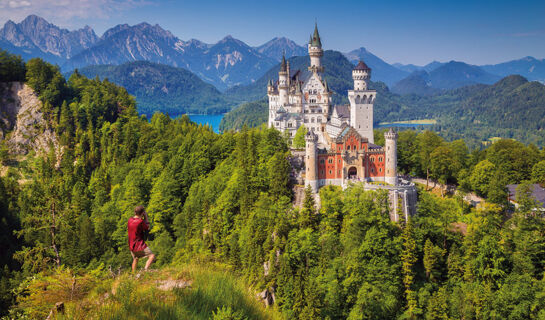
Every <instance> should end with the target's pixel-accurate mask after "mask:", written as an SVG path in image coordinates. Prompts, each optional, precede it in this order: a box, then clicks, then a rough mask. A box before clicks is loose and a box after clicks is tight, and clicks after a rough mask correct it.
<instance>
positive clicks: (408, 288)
mask: <svg viewBox="0 0 545 320" xmlns="http://www.w3.org/2000/svg"><path fill="white" fill-rule="evenodd" d="M402 239H403V252H402V253H401V261H402V273H403V284H404V285H405V299H406V300H407V314H408V316H409V318H410V319H415V318H416V315H417V314H418V312H419V310H418V309H417V308H418V306H417V301H416V292H415V291H414V290H413V282H414V270H413V267H414V264H415V263H416V261H417V256H416V241H415V240H414V235H413V224H412V221H411V219H409V220H408V221H407V224H406V225H405V228H404V229H403V234H402Z"/></svg>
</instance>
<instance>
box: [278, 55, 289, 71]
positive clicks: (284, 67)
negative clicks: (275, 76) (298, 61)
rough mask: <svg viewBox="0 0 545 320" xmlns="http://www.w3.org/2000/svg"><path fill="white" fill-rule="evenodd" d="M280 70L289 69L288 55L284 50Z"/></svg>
mask: <svg viewBox="0 0 545 320" xmlns="http://www.w3.org/2000/svg"><path fill="white" fill-rule="evenodd" d="M280 71H284V72H286V71H288V68H287V66H286V55H285V54H284V52H282V62H281V63H280Z"/></svg>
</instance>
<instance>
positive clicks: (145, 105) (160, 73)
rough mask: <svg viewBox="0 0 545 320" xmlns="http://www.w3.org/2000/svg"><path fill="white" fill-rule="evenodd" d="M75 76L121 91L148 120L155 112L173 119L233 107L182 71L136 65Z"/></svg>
mask: <svg viewBox="0 0 545 320" xmlns="http://www.w3.org/2000/svg"><path fill="white" fill-rule="evenodd" d="M78 72H79V73H81V74H83V75H85V76H87V77H89V78H94V77H99V78H100V79H106V78H107V79H108V80H109V81H111V82H113V83H115V84H117V85H120V86H122V87H124V88H125V89H127V91H128V92H129V93H130V94H132V95H133V96H134V97H135V98H136V101H137V102H138V107H137V109H138V112H139V113H140V114H145V115H147V116H148V117H151V116H152V115H153V113H155V112H156V111H160V112H163V113H167V114H169V115H170V116H172V117H175V116H179V115H182V114H185V113H196V114H217V113H225V112H227V111H229V110H230V109H231V106H232V103H230V102H229V101H228V100H227V99H225V98H224V97H223V96H222V94H221V93H220V92H219V91H218V90H217V89H216V88H215V87H214V86H213V85H211V84H208V83H205V82H204V81H202V80H201V79H200V78H199V77H197V76H196V75H195V74H193V73H191V72H190V71H187V70H185V69H182V68H175V67H171V66H167V65H163V64H158V63H152V62H147V61H136V62H128V63H124V64H121V65H118V66H114V65H101V66H88V67H85V68H82V69H80V70H79V71H78Z"/></svg>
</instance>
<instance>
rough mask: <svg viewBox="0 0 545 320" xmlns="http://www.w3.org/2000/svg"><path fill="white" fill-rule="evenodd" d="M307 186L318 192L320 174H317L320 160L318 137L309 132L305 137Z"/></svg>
mask: <svg viewBox="0 0 545 320" xmlns="http://www.w3.org/2000/svg"><path fill="white" fill-rule="evenodd" d="M305 142H306V148H305V168H306V172H305V186H308V185H310V187H311V188H312V191H313V192H315V193H316V192H318V174H317V168H316V165H317V164H316V163H317V158H318V149H317V143H318V136H317V135H316V134H314V132H312V130H309V131H308V132H307V134H306V135H305Z"/></svg>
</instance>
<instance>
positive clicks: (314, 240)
mask: <svg viewBox="0 0 545 320" xmlns="http://www.w3.org/2000/svg"><path fill="white" fill-rule="evenodd" d="M8 59H15V60H14V63H12V64H8V65H12V66H16V67H15V68H14V70H17V72H19V73H20V72H24V74H25V80H26V83H27V84H29V85H30V86H32V87H33V88H34V89H35V90H36V91H37V92H38V93H39V96H40V98H41V99H42V101H43V102H44V107H45V106H47V111H48V112H49V113H48V114H49V118H48V119H49V121H50V125H51V126H52V127H53V128H54V129H55V132H56V134H57V135H58V137H59V141H60V143H61V145H62V152H61V155H60V156H57V155H55V153H54V152H51V153H50V154H49V155H47V156H45V157H40V156H32V155H29V156H28V157H26V158H18V159H12V160H15V161H16V162H17V165H11V164H10V165H9V166H7V164H8V163H6V162H3V163H2V172H5V174H3V175H2V176H1V177H0V191H1V192H0V215H1V216H0V218H1V219H0V226H1V227H2V228H3V230H9V231H10V232H2V233H1V236H0V237H1V240H2V242H1V243H2V246H0V250H2V252H1V255H0V259H1V260H0V263H1V268H0V270H1V271H0V273H1V279H0V294H1V296H0V298H1V303H2V307H1V308H0V310H1V312H3V313H4V314H7V313H8V312H9V317H10V318H21V317H27V318H36V319H44V318H46V317H47V315H48V314H49V310H50V309H51V308H52V307H54V305H55V303H56V302H59V301H62V302H64V303H65V304H64V306H65V311H64V313H65V316H64V318H67V319H82V318H89V319H128V318H137V319H145V318H157V319H177V318H184V317H185V318H196V319H208V318H212V319H261V318H266V317H271V318H273V316H272V315H273V314H274V312H278V313H280V316H278V317H284V318H286V319H449V318H450V319H493V318H497V319H543V318H544V317H545V300H544V297H545V278H544V270H545V234H544V232H545V231H544V230H545V221H544V220H543V219H542V218H541V217H540V216H539V215H535V214H532V213H531V212H532V209H533V208H534V207H535V204H534V203H533V202H532V201H531V199H530V198H529V197H528V196H527V191H524V190H527V189H524V188H527V187H528V185H527V184H523V186H522V188H523V189H521V191H522V192H521V196H520V198H519V199H518V201H519V203H520V204H521V206H520V207H519V208H518V209H517V210H514V211H508V208H509V206H508V204H507V203H506V199H507V197H506V193H505V192H506V191H505V184H507V183H519V182H523V181H526V180H530V179H531V180H533V181H536V182H543V181H545V161H544V160H545V154H544V152H543V150H539V149H537V148H536V147H535V146H531V145H530V146H525V145H524V144H522V143H519V142H516V141H512V140H501V141H499V142H497V143H495V144H493V145H492V146H490V147H489V148H487V149H486V150H484V151H473V152H471V153H469V151H468V149H467V146H466V145H465V143H464V141H463V140H459V141H454V142H446V141H444V140H443V139H442V138H441V137H439V136H438V135H436V134H434V133H433V132H429V131H426V132H424V133H420V134H417V133H416V132H414V131H404V132H401V133H400V137H399V168H400V171H402V172H404V173H413V174H417V175H419V176H426V175H429V176H430V177H431V178H434V179H437V180H439V181H441V182H451V183H457V184H459V186H460V187H461V189H464V190H467V191H470V190H475V191H477V192H478V193H479V194H480V195H483V196H485V197H487V204H486V205H484V206H483V207H482V208H479V209H475V208H470V207H469V206H468V205H467V203H465V202H464V201H463V199H462V198H461V197H459V196H445V197H442V196H439V195H435V194H432V193H430V192H427V191H425V190H420V192H419V206H418V213H417V215H415V216H414V217H411V219H410V220H409V222H408V223H407V224H405V223H394V222H392V221H390V219H389V213H388V200H387V193H386V192H373V191H365V190H364V189H363V188H362V187H361V186H358V185H355V186H353V187H349V188H347V189H345V190H341V189H340V188H337V187H331V186H329V187H324V188H322V189H321V191H320V199H321V206H320V209H317V208H316V205H315V202H314V198H313V197H312V196H311V195H310V190H309V189H307V191H306V196H305V198H304V203H303V206H302V208H295V207H294V206H293V204H292V199H291V198H292V189H291V188H292V185H291V182H290V180H289V176H290V166H289V162H288V157H289V149H288V145H287V142H286V141H285V140H284V139H283V138H282V136H281V134H280V133H279V132H278V131H276V130H274V129H266V128H260V129H245V130H242V131H240V132H237V133H234V132H227V133H224V134H222V135H218V134H215V133H213V132H212V131H211V130H210V129H209V128H208V127H204V126H198V125H196V124H194V123H191V122H190V121H189V119H188V117H187V116H182V117H181V118H178V119H175V120H173V119H171V118H170V117H168V116H166V115H164V114H161V113H157V114H154V115H153V117H152V118H151V121H148V119H147V118H146V117H144V116H139V115H138V114H137V112H136V107H135V104H134V100H133V99H132V98H131V97H130V96H129V95H128V94H127V92H126V90H125V89H123V88H121V87H118V86H116V85H114V84H112V83H111V82H109V81H105V80H102V81H101V80H96V79H95V80H90V79H87V78H86V77H84V76H83V75H81V74H74V75H72V76H71V77H70V79H69V80H68V81H65V80H64V78H63V77H62V75H61V74H60V72H59V70H58V68H56V67H54V66H51V65H49V64H47V63H44V62H43V61H41V60H39V59H36V60H31V61H29V62H28V63H27V64H26V65H25V64H22V63H20V60H17V59H16V58H15V57H9V56H8ZM17 61H19V62H17ZM3 69H4V65H2V66H1V67H0V74H2V72H8V71H5V70H3ZM10 70H11V69H10ZM9 72H10V71H9ZM14 77H15V78H16V76H14ZM377 136H380V135H377ZM377 142H378V143H380V139H377ZM7 156H8V157H9V156H10V155H9V152H8V155H7ZM136 205H144V206H145V207H146V209H147V211H148V212H149V216H150V219H151V225H152V229H151V234H150V240H149V241H148V243H149V246H150V247H151V248H152V249H153V251H154V252H155V253H157V257H158V260H157V263H156V264H155V265H154V268H157V269H158V271H155V272H152V273H148V274H144V276H142V277H141V278H138V279H137V278H136V277H134V276H130V275H128V274H127V272H126V270H128V269H129V268H130V263H131V260H132V259H131V256H130V253H129V251H128V247H127V230H126V226H127V219H128V218H129V217H130V216H132V214H133V210H134V207H135V206H136ZM188 265H190V267H187V266H188ZM218 265H219V266H220V267H217V266H218ZM214 268H219V270H223V271H217V270H215V269H214ZM110 270H111V271H110ZM116 270H119V273H121V275H116V274H117V272H118V271H116ZM222 272H223V273H222ZM234 276H236V277H237V278H239V279H241V282H237V281H235V280H233V277H234ZM160 277H171V278H167V279H161V278H160ZM180 279H181V280H180ZM164 280H176V281H179V280H180V281H185V282H184V284H185V285H184V286H182V287H179V288H177V289H174V290H171V291H167V292H164V291H161V289H159V287H158V286H159V284H160V283H161V282H160V281H164ZM190 281H191V283H192V284H190V285H187V284H188V283H189V282H190ZM242 284H244V285H245V286H246V290H244V289H241V286H242ZM258 292H266V295H267V294H268V295H269V296H270V295H272V294H274V297H275V300H274V304H273V306H271V307H269V309H267V311H263V310H262V309H260V308H258V307H257V306H256V305H255V304H253V303H252V302H251V301H252V300H251V297H252V296H253V297H255V294H256V293H258ZM60 299H62V300H60ZM8 310H9V311H8ZM269 311H271V313H269Z"/></svg>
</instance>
